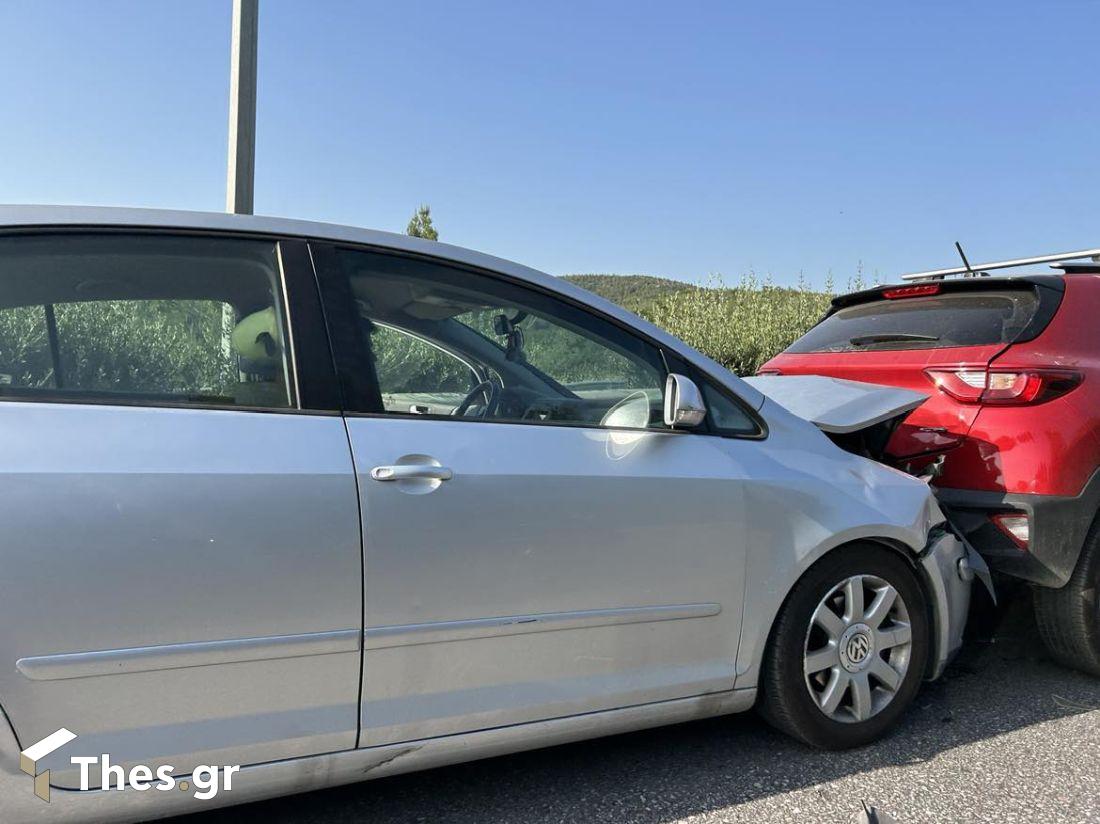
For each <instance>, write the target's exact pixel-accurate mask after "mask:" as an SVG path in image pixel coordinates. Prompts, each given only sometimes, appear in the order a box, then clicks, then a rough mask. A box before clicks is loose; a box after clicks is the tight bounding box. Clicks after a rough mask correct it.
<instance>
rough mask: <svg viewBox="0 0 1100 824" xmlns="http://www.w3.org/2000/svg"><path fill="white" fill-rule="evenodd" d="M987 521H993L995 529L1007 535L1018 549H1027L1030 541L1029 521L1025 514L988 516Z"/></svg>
mask: <svg viewBox="0 0 1100 824" xmlns="http://www.w3.org/2000/svg"><path fill="white" fill-rule="evenodd" d="M989 520H991V521H993V523H994V524H996V526H997V529H999V530H1001V532H1003V533H1004V534H1005V535H1007V536H1008V537H1009V538H1010V539H1011V540H1012V543H1014V544H1016V546H1018V547H1019V548H1020V549H1024V550H1026V549H1027V548H1028V542H1029V541H1030V540H1031V521H1030V520H1029V519H1028V517H1027V513H1026V512H1002V513H999V514H997V515H990V516H989Z"/></svg>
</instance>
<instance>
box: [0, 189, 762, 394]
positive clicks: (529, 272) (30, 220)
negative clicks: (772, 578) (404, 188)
mask: <svg viewBox="0 0 1100 824" xmlns="http://www.w3.org/2000/svg"><path fill="white" fill-rule="evenodd" d="M107 227H110V228H132V229H188V230H199V231H211V232H238V233H248V234H262V235H277V236H280V237H300V238H306V239H315V240H326V241H333V242H337V243H353V244H360V245H365V246H377V247H382V248H387V249H395V250H398V251H403V252H411V253H414V254H420V255H425V256H430V257H434V258H439V259H443V260H449V261H453V262H456V263H463V264H466V265H468V266H474V267H477V268H481V269H488V270H490V271H494V272H499V273H501V274H504V275H507V276H508V277H511V278H514V279H516V280H520V281H526V282H528V283H531V284H533V285H536V286H539V287H542V288H544V289H547V290H549V291H553V292H558V293H559V294H562V295H565V296H567V297H571V298H573V299H574V300H577V301H580V302H582V303H585V304H588V305H589V306H591V307H593V308H594V309H597V310H599V311H600V312H603V313H604V314H605V315H610V316H611V317H613V318H616V319H617V320H620V321H622V322H624V323H627V324H629V325H630V326H633V327H635V328H637V329H638V330H640V331H641V332H643V333H645V334H646V335H648V336H649V337H651V338H653V339H654V340H656V341H658V342H659V343H660V344H661V345H662V346H665V347H667V348H668V349H671V350H672V351H674V352H676V353H678V354H679V355H681V356H682V357H684V358H686V359H687V360H689V361H690V362H691V363H693V364H694V365H695V366H696V367H698V368H699V369H700V370H702V371H703V372H705V373H706V374H708V375H710V377H712V378H713V379H715V380H717V381H718V382H720V383H725V384H726V385H727V386H729V387H730V388H731V389H733V390H734V391H735V392H737V393H738V394H739V395H740V396H741V398H742V399H743V400H744V401H745V402H746V403H748V404H750V405H751V406H752V407H753V408H755V409H759V408H760V406H761V405H762V404H763V403H764V395H763V394H762V393H761V392H760V391H759V390H757V389H755V388H754V387H752V386H749V384H747V383H745V382H744V381H742V380H741V379H740V378H738V377H737V376H736V375H734V374H733V373H732V372H730V371H729V370H728V369H726V368H725V367H723V366H722V365H721V364H719V363H717V362H715V361H713V360H711V359H710V358H708V357H706V356H705V355H703V354H702V353H700V352H697V351H696V350H694V349H692V348H691V347H690V346H688V345H687V344H686V343H684V342H683V341H681V340H679V339H678V338H674V337H673V336H672V335H669V334H668V333H667V332H665V331H664V330H663V329H659V328H658V327H656V326H654V325H653V324H651V323H649V322H648V321H646V320H643V319H642V318H640V317H638V316H637V315H635V314H633V313H632V312H629V311H627V310H626V309H623V308H622V307H621V306H619V305H618V304H615V303H612V302H611V301H609V300H606V299H604V298H602V297H600V296H599V295H595V294H593V293H592V292H589V291H587V290H585V289H582V288H580V287H579V286H576V285H574V284H572V283H570V282H569V281H566V280H563V279H562V278H558V277H554V276H553V275H548V274H546V273H545V272H540V271H539V270H537V269H532V268H531V267H529V266H524V265H522V264H520V263H515V262H513V261H510V260H506V259H504V258H499V257H495V256H493V255H488V254H485V253H483V252H476V251H474V250H472V249H466V248H464V247H461V246H452V245H451V244H449V243H440V242H439V241H435V240H424V239H422V238H416V237H410V236H409V235H402V234H397V233H394V232H381V231H377V230H374V229H360V228H358V227H354V226H343V225H339V224H332V223H318V222H314V221H309V220H294V219H289V218H282V217H267V216H263V215H235V214H228V213H225V212H193V211H183V210H173V209H145V208H130V207H118V206H35V205H26V206H19V205H10V206H9V205H0V229H4V228H27V229H30V228H89V229H92V228H107Z"/></svg>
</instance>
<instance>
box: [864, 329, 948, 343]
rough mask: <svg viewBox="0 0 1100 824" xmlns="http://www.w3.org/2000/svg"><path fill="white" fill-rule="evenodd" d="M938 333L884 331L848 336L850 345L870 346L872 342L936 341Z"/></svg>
mask: <svg viewBox="0 0 1100 824" xmlns="http://www.w3.org/2000/svg"><path fill="white" fill-rule="evenodd" d="M939 339H940V338H939V336H938V335H913V334H910V333H908V332H884V333H882V334H878V335H856V336H855V337H854V338H849V339H848V343H850V344H852V346H870V345H871V344H873V343H899V342H904V341H929V342H932V341H937V340H939Z"/></svg>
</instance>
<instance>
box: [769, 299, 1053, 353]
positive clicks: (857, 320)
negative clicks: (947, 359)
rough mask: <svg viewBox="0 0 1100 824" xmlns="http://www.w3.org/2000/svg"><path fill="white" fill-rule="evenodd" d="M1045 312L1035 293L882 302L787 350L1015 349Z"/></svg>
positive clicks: (849, 312)
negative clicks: (1040, 309) (1013, 344)
mask: <svg viewBox="0 0 1100 824" xmlns="http://www.w3.org/2000/svg"><path fill="white" fill-rule="evenodd" d="M1038 306H1039V299H1038V296H1037V295H1036V294H1035V291H1034V290H1033V289H1005V290H1002V291H981V292H955V293H948V294H942V295H934V296H930V297H916V298H902V299H899V300H876V301H871V302H870V303H860V304H858V305H856V306H849V307H847V308H845V309H841V310H839V311H838V312H834V313H833V314H832V315H830V316H829V317H827V318H826V319H825V320H823V321H822V322H821V323H819V324H818V325H817V326H815V327H814V328H813V329H811V330H810V331H809V332H807V333H806V334H805V335H803V336H802V337H801V338H799V339H798V340H796V341H795V342H794V343H793V344H791V346H790V347H789V348H788V349H787V352H790V353H794V354H805V353H810V352H855V351H867V350H875V351H882V350H896V349H943V348H947V347H951V346H981V345H985V344H998V343H1009V342H1011V341H1012V340H1014V339H1015V338H1016V337H1017V336H1018V335H1019V334H1020V333H1021V332H1022V331H1023V330H1024V329H1025V328H1026V327H1027V325H1028V324H1029V323H1030V322H1031V320H1032V318H1033V317H1034V316H1035V312H1036V310H1037V309H1038Z"/></svg>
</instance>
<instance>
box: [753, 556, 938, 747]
mask: <svg viewBox="0 0 1100 824" xmlns="http://www.w3.org/2000/svg"><path fill="white" fill-rule="evenodd" d="M857 587H858V591H859V592H860V595H859V598H860V599H861V600H862V612H861V613H857V612H856V610H858V609H859V607H860V604H859V603H856V600H855V599H856V597H857V596H856V592H857ZM888 590H891V591H892V593H893V603H892V604H891V606H890V609H889V611H888V612H884V611H883V606H884V604H885V603H886V601H887V600H888V599H889V598H890V592H889V591H888ZM880 596H882V598H881V600H880ZM827 613H831V617H830V615H829V614H827ZM906 636H907V637H908V642H907V643H904V642H903V641H902V640H901V639H903V638H905V637H906ZM930 638H931V636H930V630H929V621H928V609H927V606H926V599H925V596H924V591H923V589H922V587H921V584H920V581H919V580H918V579H917V575H916V573H915V572H914V570H913V567H912V566H911V565H910V564H909V563H908V561H907V560H906V559H905V558H903V557H901V556H900V555H899V554H898V553H896V552H894V551H892V550H890V549H887V548H885V547H881V546H877V545H874V544H858V545H851V546H847V547H843V548H841V549H837V550H833V551H832V552H830V553H829V554H828V555H826V556H825V557H824V558H822V559H821V560H819V561H818V562H817V563H815V564H814V565H813V566H812V567H810V569H809V570H807V571H806V573H805V574H804V575H803V576H802V578H801V579H800V580H799V581H798V583H797V584H796V585H795V587H794V589H792V590H791V593H790V595H789V596H788V597H787V600H786V602H785V603H784V604H783V607H782V609H781V611H780V613H779V616H778V618H777V619H776V622H775V624H774V626H773V628H772V633H771V637H770V639H769V643H768V648H767V651H766V653H765V656H764V667H763V672H762V674H761V689H762V692H763V695H762V700H761V702H760V709H761V712H762V714H763V716H764V717H765V718H766V719H767V720H768V721H769V722H770V723H771V724H772V725H773V726H775V727H777V728H778V729H780V730H782V731H783V732H786V733H788V734H789V735H791V736H793V737H795V738H798V739H800V740H802V741H804V742H805V743H807V744H810V745H811V746H814V747H820V748H822V749H831V750H840V749H848V748H851V747H858V746H862V745H864V744H867V743H870V742H871V741H874V740H875V739H876V738H878V737H880V736H881V735H882V734H883V733H884V732H885V731H886V730H888V729H889V728H890V727H891V726H893V725H894V724H895V723H896V722H897V720H898V718H899V717H900V716H901V714H902V713H903V712H905V709H906V708H907V707H908V706H909V704H910V703H911V702H912V700H913V698H914V696H915V695H916V694H917V690H918V689H919V688H920V683H921V681H922V680H923V677H924V674H925V670H926V668H927V664H928V656H929V649H930V644H931V640H930ZM876 659H877V663H876ZM826 666H827V668H825V667H826ZM815 668H817V669H815ZM887 668H888V669H887ZM891 672H892V673H893V674H892V675H891V674H890V673H891ZM886 676H888V677H886ZM888 682H889V683H888ZM838 693H839V695H838Z"/></svg>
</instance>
